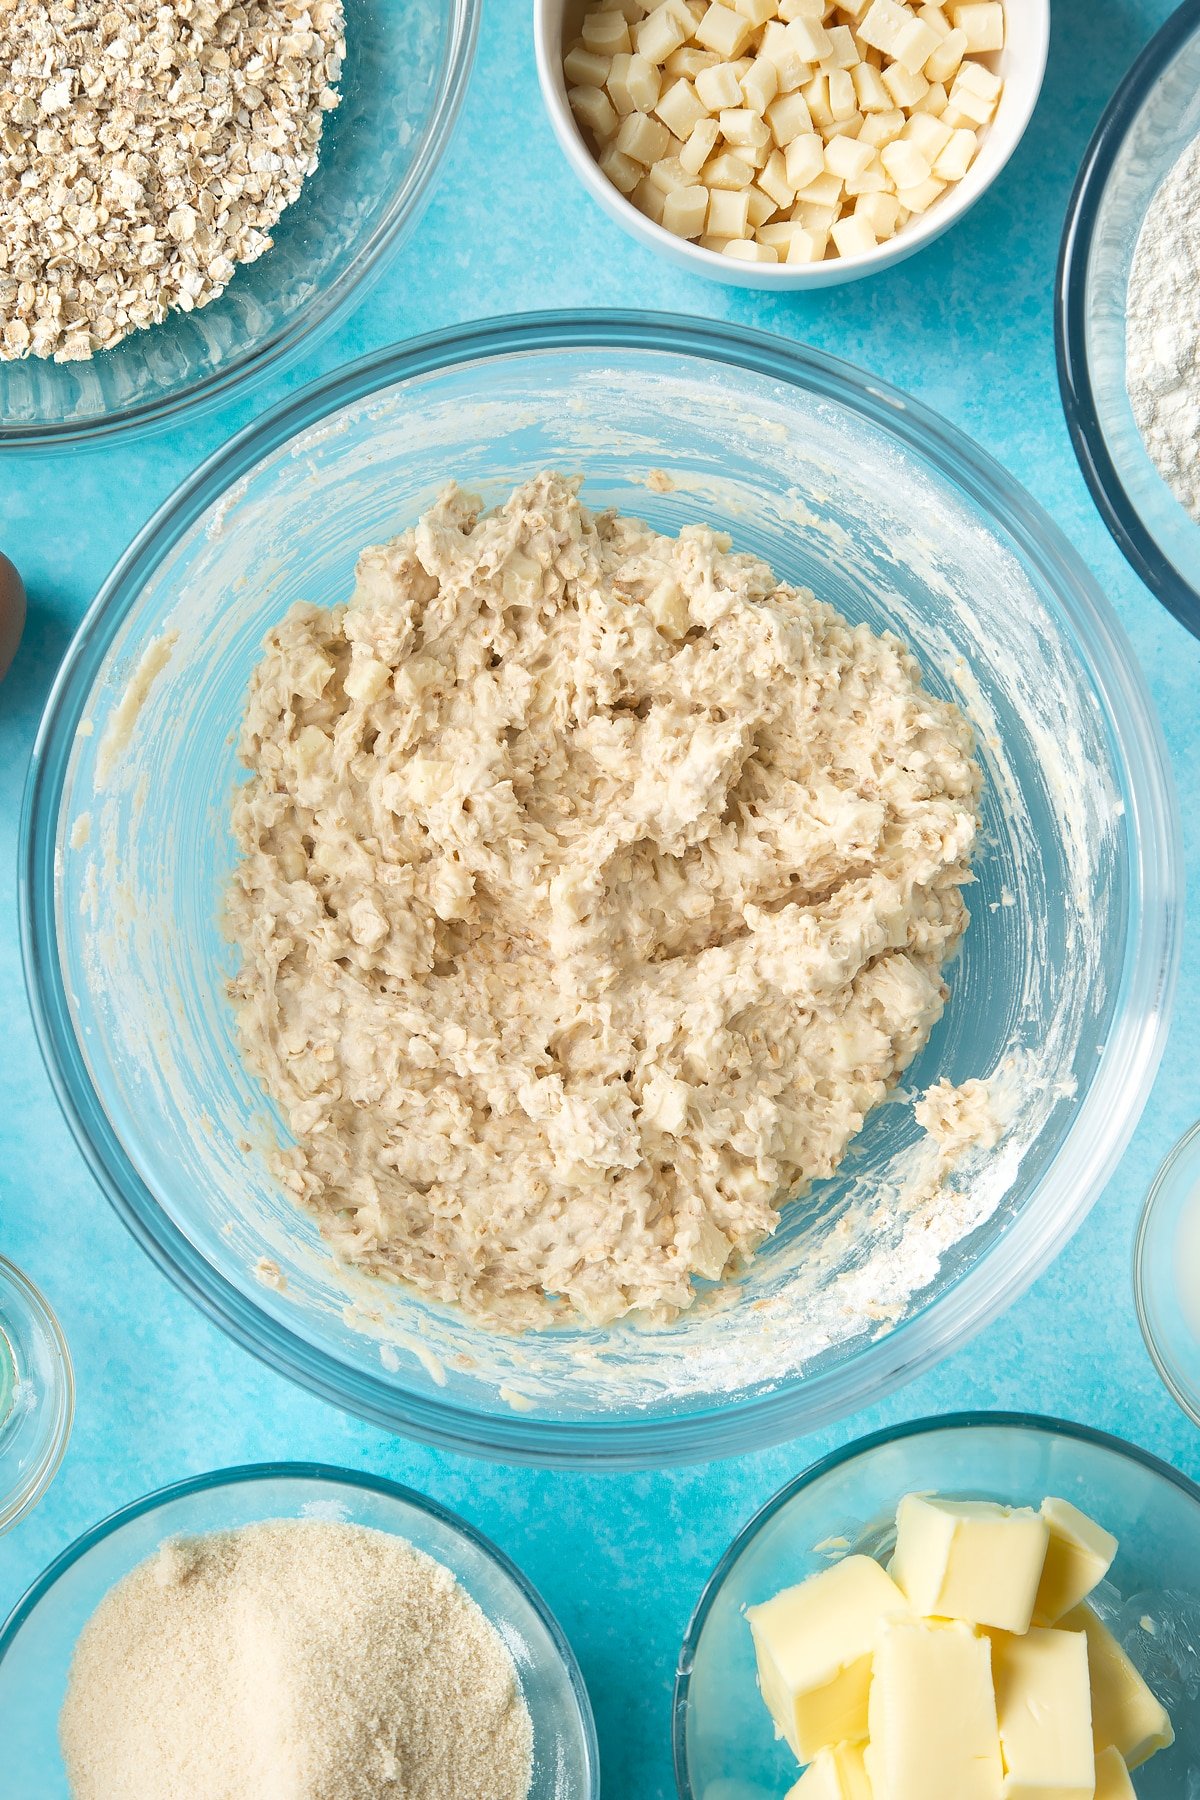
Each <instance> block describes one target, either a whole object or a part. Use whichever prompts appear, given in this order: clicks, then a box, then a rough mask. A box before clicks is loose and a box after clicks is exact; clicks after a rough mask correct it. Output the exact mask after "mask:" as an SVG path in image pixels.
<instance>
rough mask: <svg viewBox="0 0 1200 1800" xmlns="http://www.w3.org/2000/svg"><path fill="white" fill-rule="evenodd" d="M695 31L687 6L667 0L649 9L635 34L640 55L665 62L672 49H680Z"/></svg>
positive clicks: (654, 60)
mask: <svg viewBox="0 0 1200 1800" xmlns="http://www.w3.org/2000/svg"><path fill="white" fill-rule="evenodd" d="M693 35H694V30H693V21H692V17H691V14H690V13H689V12H688V11H687V10H686V8H684V7H682V6H680V5H678V4H672V0H664V4H663V5H662V6H656V7H655V8H654V11H653V12H651V13H647V14H646V17H645V18H644V19H643V20H642V22H641V24H640V25H638V26H637V27H636V28H635V30H634V34H633V42H634V46H635V48H636V50H637V52H638V55H639V56H644V57H646V59H647V60H648V61H649V62H652V63H659V64H662V63H665V62H666V60H667V58H668V56H670V54H671V52H672V51H673V50H678V49H679V48H680V46H681V45H683V44H686V43H687V41H688V39H689V38H690V37H692V36H693Z"/></svg>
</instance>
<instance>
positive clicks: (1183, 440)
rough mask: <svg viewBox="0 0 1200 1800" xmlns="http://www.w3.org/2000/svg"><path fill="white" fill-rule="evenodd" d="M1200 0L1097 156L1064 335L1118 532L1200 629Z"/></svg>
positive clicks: (1088, 169) (1087, 456)
mask: <svg viewBox="0 0 1200 1800" xmlns="http://www.w3.org/2000/svg"><path fill="white" fill-rule="evenodd" d="M1198 285H1200V6H1198V5H1196V4H1195V0H1187V3H1186V4H1184V5H1182V6H1180V7H1179V8H1178V10H1177V11H1176V12H1175V13H1173V14H1172V16H1171V18H1170V19H1169V20H1168V21H1167V23H1166V24H1165V25H1164V26H1163V28H1162V30H1161V31H1159V33H1158V34H1157V36H1156V37H1154V38H1153V39H1152V40H1151V42H1150V43H1149V44H1148V45H1147V46H1146V48H1145V50H1144V51H1143V52H1142V54H1141V56H1139V58H1138V60H1137V61H1136V62H1135V63H1134V65H1133V67H1132V68H1131V69H1130V71H1129V73H1128V74H1127V75H1126V77H1125V79H1124V81H1123V82H1122V83H1121V86H1120V87H1119V88H1118V89H1117V92H1116V94H1115V95H1114V96H1113V98H1112V101H1111V102H1110V104H1109V106H1108V110H1107V111H1106V112H1105V114H1104V117H1103V118H1102V119H1101V121H1100V124H1099V126H1098V127H1097V130H1096V133H1095V136H1094V137H1093V138H1092V141H1091V143H1090V145H1089V146H1088V150H1087V154H1086V155H1085V157H1084V160H1083V165H1082V167H1081V169H1080V172H1079V176H1078V179H1077V181H1076V184H1075V191H1074V194H1073V195H1072V198H1071V204H1070V207H1069V209H1068V213H1067V222H1066V227H1065V230H1064V233H1063V241H1062V249H1061V253H1060V258H1059V269H1058V288H1057V301H1056V309H1055V330H1056V337H1057V345H1058V370H1059V385H1060V387H1061V390H1062V396H1063V405H1064V407H1065V409H1066V415H1067V424H1068V427H1069V429H1070V432H1071V441H1072V443H1073V445H1074V448H1075V454H1076V456H1077V457H1078V459H1079V464H1080V468H1081V469H1082V471H1083V474H1084V477H1085V479H1086V481H1087V484H1088V486H1089V488H1090V489H1091V492H1092V497H1093V499H1094V500H1095V502H1096V504H1097V506H1098V507H1099V509H1100V513H1101V516H1102V517H1103V519H1104V522H1105V524H1106V525H1107V526H1108V529H1109V531H1110V532H1111V533H1112V535H1113V537H1114V538H1115V539H1116V541H1117V543H1118V544H1119V546H1120V548H1121V550H1122V551H1123V552H1124V554H1125V556H1126V557H1127V558H1128V560H1129V562H1130V563H1131V564H1132V565H1133V567H1134V568H1135V569H1136V570H1137V573H1138V574H1139V575H1140V576H1141V578H1142V580H1143V581H1144V582H1145V583H1146V586H1147V587H1148V588H1149V589H1150V591H1151V592H1152V593H1153V594H1155V595H1157V597H1158V598H1159V599H1160V600H1161V601H1162V602H1163V604H1164V606H1167V607H1168V608H1169V609H1170V610H1171V612H1173V613H1174V614H1175V617H1176V618H1177V619H1179V620H1180V621H1181V623H1182V624H1184V625H1186V626H1187V628H1188V630H1189V631H1192V632H1195V633H1197V634H1198V635H1200V475H1198V473H1197V471H1198V470H1200V318H1198V316H1197V309H1196V293H1197V287H1198Z"/></svg>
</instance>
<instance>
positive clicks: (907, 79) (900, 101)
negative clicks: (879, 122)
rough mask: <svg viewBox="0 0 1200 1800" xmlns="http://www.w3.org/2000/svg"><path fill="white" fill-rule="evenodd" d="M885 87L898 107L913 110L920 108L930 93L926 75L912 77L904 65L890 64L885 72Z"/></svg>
mask: <svg viewBox="0 0 1200 1800" xmlns="http://www.w3.org/2000/svg"><path fill="white" fill-rule="evenodd" d="M882 80H883V85H884V87H885V88H886V89H887V91H888V93H889V94H890V95H891V96H892V100H893V102H894V103H895V105H897V106H903V107H906V108H908V110H909V111H911V110H912V108H913V107H914V106H918V105H919V104H920V102H921V101H922V100H923V99H924V98H925V96H926V94H927V93H928V92H929V83H928V82H927V81H926V79H925V77H924V75H912V74H910V73H909V71H908V70H907V69H906V68H905V67H904V65H903V64H902V63H898V62H894V63H889V64H888V66H887V68H886V69H885V70H884V71H883V77H882Z"/></svg>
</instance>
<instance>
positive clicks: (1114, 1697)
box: [1059, 1606, 1175, 1769]
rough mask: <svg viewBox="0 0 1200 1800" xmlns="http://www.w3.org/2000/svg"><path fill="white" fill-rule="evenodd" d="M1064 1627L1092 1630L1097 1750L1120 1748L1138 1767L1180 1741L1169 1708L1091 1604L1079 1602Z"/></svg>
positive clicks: (1090, 1645)
mask: <svg viewBox="0 0 1200 1800" xmlns="http://www.w3.org/2000/svg"><path fill="white" fill-rule="evenodd" d="M1059 1623H1060V1625H1061V1626H1062V1629H1063V1630H1064V1631H1082V1632H1085V1633H1086V1634H1087V1644H1088V1668H1089V1670H1090V1672H1091V1684H1092V1737H1093V1741H1094V1743H1095V1746H1096V1749H1097V1751H1100V1750H1107V1749H1109V1748H1110V1747H1111V1748H1113V1749H1116V1750H1119V1751H1120V1752H1121V1755H1122V1756H1123V1757H1124V1758H1125V1762H1126V1764H1127V1765H1128V1767H1129V1768H1131V1769H1136V1768H1139V1767H1140V1766H1141V1764H1142V1763H1144V1762H1146V1761H1147V1760H1148V1759H1149V1758H1150V1757H1152V1756H1153V1755H1154V1753H1155V1751H1157V1750H1165V1749H1166V1748H1167V1746H1168V1745H1169V1744H1173V1743H1174V1742H1175V1732H1174V1728H1173V1727H1172V1725H1171V1721H1170V1719H1169V1718H1168V1716H1167V1709H1166V1707H1165V1706H1163V1705H1162V1704H1161V1702H1160V1701H1158V1700H1156V1699H1155V1697H1154V1695H1153V1694H1152V1693H1151V1692H1150V1689H1149V1687H1148V1686H1147V1685H1146V1683H1145V1681H1144V1680H1143V1679H1142V1677H1141V1675H1139V1673H1138V1671H1137V1670H1136V1669H1135V1668H1134V1666H1133V1664H1132V1662H1130V1660H1129V1658H1128V1657H1127V1656H1126V1654H1125V1652H1124V1650H1122V1648H1121V1646H1120V1644H1118V1642H1117V1640H1116V1638H1115V1637H1113V1635H1112V1633H1111V1632H1110V1631H1109V1630H1108V1628H1107V1627H1106V1626H1104V1625H1102V1624H1101V1623H1100V1621H1099V1619H1098V1618H1097V1617H1096V1615H1095V1613H1094V1612H1093V1611H1092V1609H1091V1607H1090V1606H1077V1607H1076V1608H1075V1609H1074V1611H1073V1612H1069V1613H1068V1614H1067V1615H1066V1617H1065V1618H1064V1619H1061V1620H1060V1621H1059Z"/></svg>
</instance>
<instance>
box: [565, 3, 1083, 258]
mask: <svg viewBox="0 0 1200 1800" xmlns="http://www.w3.org/2000/svg"><path fill="white" fill-rule="evenodd" d="M534 31H535V39H536V49H537V59H538V74H539V79H540V81H541V87H542V95H543V98H544V100H545V103H546V108H547V111H548V112H549V115H550V120H551V123H552V125H553V126H554V130H555V132H556V134H557V136H558V140H559V143H560V145H561V147H562V149H563V151H564V153H565V155H566V157H567V160H568V161H569V162H570V164H571V166H572V168H573V169H574V170H575V173H576V174H577V175H578V176H579V177H580V179H581V180H582V181H583V183H584V185H585V186H586V187H587V188H588V189H589V191H590V192H591V194H592V195H593V197H594V198H595V199H596V200H597V201H598V202H599V203H600V205H601V206H602V207H603V208H604V209H605V211H606V212H608V213H609V214H610V215H611V217H613V218H614V219H615V220H616V221H617V223H618V224H619V225H621V226H623V227H624V229H625V230H626V231H628V232H629V233H630V234H631V235H632V236H634V237H636V238H638V239H640V241H641V242H642V243H644V244H646V245H647V246H649V248H651V249H652V250H656V251H658V252H660V253H661V254H663V255H665V256H667V257H668V258H670V259H671V260H672V261H674V262H677V263H680V264H682V265H683V266H684V267H686V268H690V269H691V270H692V271H693V273H696V274H701V275H707V276H709V277H710V278H711V279H714V280H717V281H724V282H728V283H732V284H735V285H739V286H748V287H777V288H798V287H815V286H828V285H831V284H833V283H837V282H842V281H851V280H854V279H855V278H856V277H858V276H860V275H866V274H869V273H872V272H873V271H875V270H877V269H880V268H883V267H885V266H887V265H889V264H892V263H896V262H900V261H902V260H903V259H904V258H905V257H907V256H910V255H911V254H912V253H913V251H915V250H918V249H920V247H921V246H922V245H923V244H927V243H930V242H932V240H933V239H934V238H936V237H939V236H940V235H941V233H942V232H943V231H945V230H946V229H947V227H948V226H949V225H951V224H952V223H953V222H954V220H955V219H957V218H960V217H961V216H962V214H963V213H964V212H966V210H967V209H968V208H969V207H970V206H971V205H973V204H974V202H975V201H976V200H978V198H979V197H980V195H981V194H982V193H983V192H984V191H985V189H986V188H987V187H989V186H990V184H991V183H992V182H993V181H994V180H995V178H996V176H997V175H999V173H1000V171H1001V169H1002V168H1003V167H1004V165H1005V163H1006V162H1007V161H1008V159H1009V157H1010V156H1011V155H1012V153H1013V151H1014V150H1015V149H1016V146H1017V144H1018V143H1019V142H1020V139H1021V137H1022V135H1023V133H1024V131H1025V127H1026V126H1027V125H1028V123H1029V119H1030V116H1031V115H1032V112H1033V109H1034V106H1035V104H1036V102H1037V97H1038V94H1039V92H1040V90H1041V84H1042V77H1043V75H1044V72H1045V67H1046V52H1047V47H1048V43H1049V31H1050V8H1049V0H1020V3H1019V4H1016V5H1014V4H1011V3H1010V0H939V3H938V4H931V3H928V0H535V8H534Z"/></svg>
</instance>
